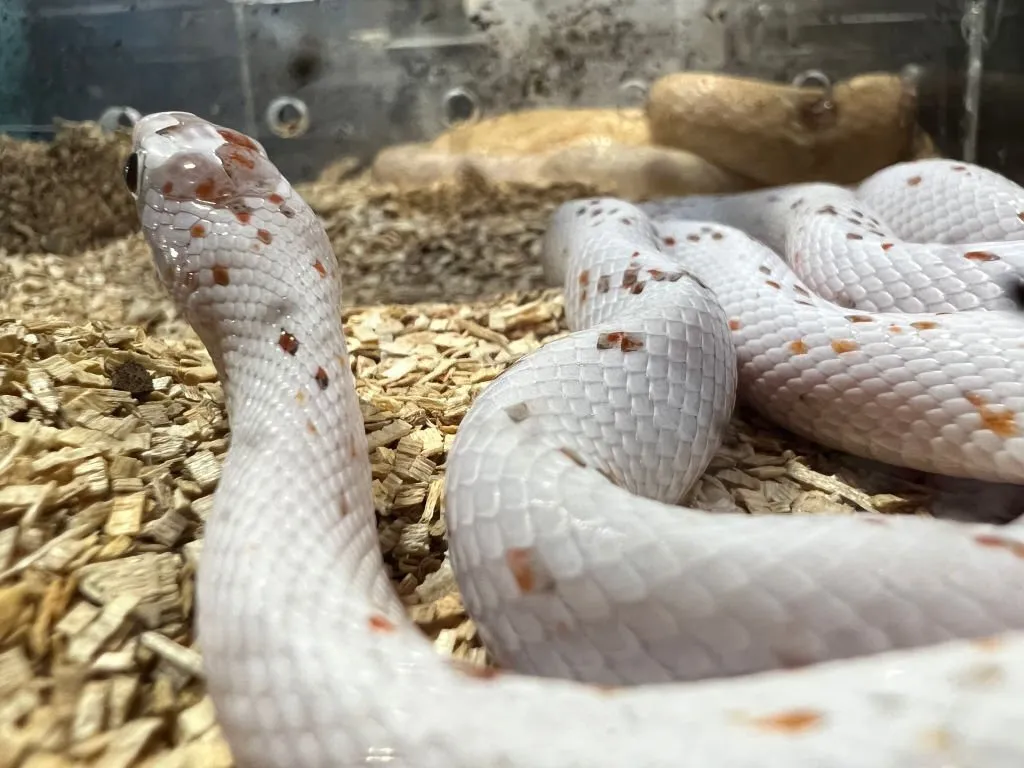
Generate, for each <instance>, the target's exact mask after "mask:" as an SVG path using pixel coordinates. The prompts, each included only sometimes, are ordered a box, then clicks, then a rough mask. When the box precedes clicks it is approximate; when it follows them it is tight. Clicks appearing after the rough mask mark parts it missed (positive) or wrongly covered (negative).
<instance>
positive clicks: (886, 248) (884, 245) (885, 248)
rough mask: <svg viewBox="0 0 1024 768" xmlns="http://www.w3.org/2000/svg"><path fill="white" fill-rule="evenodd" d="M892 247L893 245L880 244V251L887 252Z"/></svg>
mask: <svg viewBox="0 0 1024 768" xmlns="http://www.w3.org/2000/svg"><path fill="white" fill-rule="evenodd" d="M893 245H894V244H893V243H882V250H883V251H888V250H889V249H890V248H892V247H893Z"/></svg>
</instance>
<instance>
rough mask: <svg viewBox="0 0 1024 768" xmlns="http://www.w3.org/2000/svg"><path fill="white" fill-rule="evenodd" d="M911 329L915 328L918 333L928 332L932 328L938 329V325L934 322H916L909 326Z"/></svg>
mask: <svg viewBox="0 0 1024 768" xmlns="http://www.w3.org/2000/svg"><path fill="white" fill-rule="evenodd" d="M910 327H911V328H917V330H919V331H930V330H932V329H933V328H938V327H939V324H938V323H936V322H935V321H934V320H917V321H915V322H913V323H911V324H910Z"/></svg>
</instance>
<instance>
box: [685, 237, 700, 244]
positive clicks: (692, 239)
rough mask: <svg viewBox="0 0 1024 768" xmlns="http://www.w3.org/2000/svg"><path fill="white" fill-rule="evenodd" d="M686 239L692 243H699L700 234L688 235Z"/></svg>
mask: <svg viewBox="0 0 1024 768" xmlns="http://www.w3.org/2000/svg"><path fill="white" fill-rule="evenodd" d="M686 239H687V240H689V241H690V242H691V243H699V242H700V235H687V236H686Z"/></svg>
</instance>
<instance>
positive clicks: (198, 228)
mask: <svg viewBox="0 0 1024 768" xmlns="http://www.w3.org/2000/svg"><path fill="white" fill-rule="evenodd" d="M188 233H189V234H190V235H192V237H206V227H204V226H203V225H202V224H193V225H192V226H191V228H189V230H188Z"/></svg>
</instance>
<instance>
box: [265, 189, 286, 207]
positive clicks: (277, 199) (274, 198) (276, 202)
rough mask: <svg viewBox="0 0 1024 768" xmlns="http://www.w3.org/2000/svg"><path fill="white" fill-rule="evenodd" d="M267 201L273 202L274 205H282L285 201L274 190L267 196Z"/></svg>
mask: <svg viewBox="0 0 1024 768" xmlns="http://www.w3.org/2000/svg"><path fill="white" fill-rule="evenodd" d="M267 202H269V203H272V204H273V205H280V204H281V203H283V202H284V198H283V197H281V196H280V195H279V194H277V192H272V193H271V194H270V195H268V196H267Z"/></svg>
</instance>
